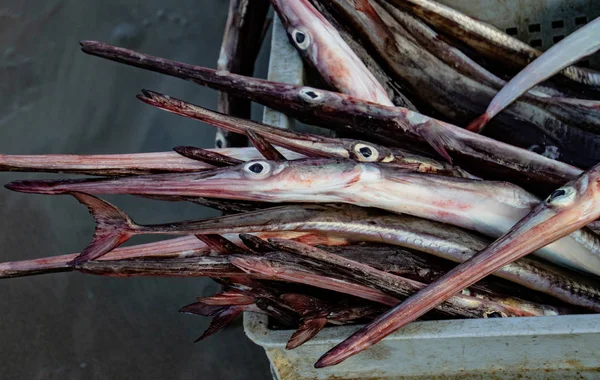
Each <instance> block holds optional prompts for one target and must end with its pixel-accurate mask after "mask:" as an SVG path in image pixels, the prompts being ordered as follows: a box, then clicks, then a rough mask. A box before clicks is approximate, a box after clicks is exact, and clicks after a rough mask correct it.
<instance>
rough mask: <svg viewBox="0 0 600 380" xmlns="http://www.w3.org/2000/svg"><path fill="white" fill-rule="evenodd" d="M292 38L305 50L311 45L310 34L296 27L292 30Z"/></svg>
mask: <svg viewBox="0 0 600 380" xmlns="http://www.w3.org/2000/svg"><path fill="white" fill-rule="evenodd" d="M292 39H293V40H294V42H295V43H296V46H298V48H300V49H302V50H305V49H306V48H308V45H310V37H309V35H308V34H307V33H305V32H303V31H301V30H298V29H294V30H293V31H292Z"/></svg>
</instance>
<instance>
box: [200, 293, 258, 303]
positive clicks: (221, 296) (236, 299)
mask: <svg viewBox="0 0 600 380" xmlns="http://www.w3.org/2000/svg"><path fill="white" fill-rule="evenodd" d="M198 302H200V303H203V304H205V305H215V306H233V305H250V304H253V303H254V297H252V296H249V295H247V294H244V293H243V292H241V291H239V290H226V291H224V292H221V293H218V294H215V295H214V296H211V297H202V298H198Z"/></svg>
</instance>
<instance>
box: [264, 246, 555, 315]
mask: <svg viewBox="0 0 600 380" xmlns="http://www.w3.org/2000/svg"><path fill="white" fill-rule="evenodd" d="M270 242H271V244H273V245H274V246H275V247H277V248H278V249H280V250H282V251H284V252H289V253H291V254H293V255H297V256H299V257H300V258H301V259H307V260H308V261H309V262H310V261H313V260H314V261H315V262H316V263H325V264H327V265H330V266H331V268H332V270H335V271H339V272H341V273H346V274H347V275H349V276H351V277H358V278H360V282H361V283H365V284H370V285H372V286H375V287H377V288H379V289H383V290H386V291H387V292H391V293H392V294H395V293H398V292H400V293H399V294H401V295H403V296H404V293H401V292H402V291H408V292H409V293H410V294H412V293H414V288H420V287H422V285H423V284H422V282H420V281H414V280H411V279H407V278H404V277H401V276H398V275H397V274H394V273H390V272H386V271H382V270H380V269H377V268H374V267H373V266H370V265H367V264H366V263H364V262H360V261H355V260H352V259H350V258H347V257H344V256H340V255H337V254H335V253H332V252H330V251H324V250H322V249H319V248H317V247H313V246H310V245H306V244H302V243H298V242H293V241H287V240H283V239H270ZM405 289H406V290H405ZM470 294H476V295H477V296H475V297H476V298H480V299H485V300H488V301H490V302H492V303H499V304H502V305H504V306H506V307H508V308H509V309H510V308H511V307H514V309H515V313H519V312H524V313H531V314H535V315H559V314H562V313H563V312H562V311H561V309H560V308H555V307H552V306H547V305H538V304H535V303H531V302H527V301H523V300H521V299H517V298H514V297H504V296H502V295H496V294H493V293H479V292H478V290H473V291H472V293H470ZM463 295H465V293H463ZM484 315H485V314H484Z"/></svg>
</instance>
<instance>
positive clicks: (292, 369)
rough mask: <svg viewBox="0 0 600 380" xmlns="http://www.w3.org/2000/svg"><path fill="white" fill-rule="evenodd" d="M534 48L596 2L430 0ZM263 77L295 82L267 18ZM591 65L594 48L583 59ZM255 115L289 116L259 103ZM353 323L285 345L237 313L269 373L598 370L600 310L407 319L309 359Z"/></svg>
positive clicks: (327, 375)
mask: <svg viewBox="0 0 600 380" xmlns="http://www.w3.org/2000/svg"><path fill="white" fill-rule="evenodd" d="M439 2H441V3H443V4H446V5H449V6H452V7H454V8H456V9H458V10H460V11H462V12H464V13H466V14H468V15H470V16H472V17H476V18H478V19H480V20H482V21H485V22H488V23H490V24H492V25H494V26H496V27H497V28H500V29H502V30H505V31H506V32H507V33H509V34H511V35H514V36H516V37H517V38H519V39H521V40H522V41H525V42H527V43H530V44H531V45H534V46H536V47H538V48H540V49H543V50H545V49H547V48H549V47H550V46H551V45H552V44H553V43H554V42H558V40H560V39H561V37H563V36H565V35H567V34H569V33H570V32H572V31H574V30H575V29H577V28H579V27H581V25H582V24H585V23H586V22H588V21H589V20H592V19H594V18H595V17H598V16H599V15H600V1H587V0H583V1H582V0H528V1H524V0H496V1H493V0H485V1H484V0H439ZM270 58H271V59H270V65H269V79H270V80H274V81H280V82H285V83H292V84H299V85H302V84H303V81H304V76H303V72H304V71H303V65H302V61H301V59H300V57H299V55H298V54H297V52H296V50H295V49H294V47H293V46H292V45H291V44H290V43H289V41H288V38H287V36H286V34H285V30H284V29H283V26H282V25H281V22H280V21H279V19H277V17H275V21H274V26H273V35H272V47H271V57H270ZM588 61H589V64H590V66H591V67H595V68H598V67H600V60H599V59H598V57H597V56H594V57H591V58H590V59H589V60H588ZM263 121H264V122H265V123H267V124H270V125H273V126H277V127H280V128H290V129H294V128H295V125H296V121H295V120H293V119H290V118H288V117H287V116H285V115H283V114H281V113H279V112H276V111H274V110H270V109H265V112H264V116H263ZM359 327H360V326H343V327H327V328H325V329H324V330H323V331H321V332H320V333H319V334H318V335H317V336H316V337H315V338H314V339H312V340H311V341H309V342H307V343H305V344H304V345H302V346H300V347H299V348H296V349H294V350H289V351H288V350H286V349H285V344H286V342H287V341H288V339H289V337H290V336H291V334H292V333H293V331H286V330H270V329H269V328H268V326H267V317H265V316H263V315H259V314H253V313H244V330H245V332H246V334H247V336H248V337H249V338H250V339H251V340H252V341H253V342H254V343H256V344H258V345H260V346H261V347H263V348H264V349H265V352H266V354H267V356H268V358H269V360H270V362H271V367H272V371H273V376H274V378H276V379H282V380H283V379H376V378H405V377H410V378H426V379H430V378H432V377H436V378H437V377H442V378H461V379H479V378H490V377H491V378H502V379H512V378H528V379H549V378H552V379H564V378H589V379H593V378H600V315H574V316H558V317H535V318H533V317H530V318H507V319H477V320H474V319H470V320H452V321H427V322H414V323H411V324H409V325H408V326H406V327H405V328H403V329H401V330H400V331H398V332H396V333H395V334H392V335H390V336H389V337H387V338H386V339H384V340H383V341H381V342H380V343H378V344H377V345H376V346H374V347H372V348H370V349H369V350H366V351H364V352H362V353H360V354H358V355H356V356H354V357H352V358H350V359H348V360H346V361H345V362H343V363H342V364H339V365H337V366H334V367H330V368H324V369H315V368H314V367H313V364H314V363H315V362H316V361H317V359H318V358H319V357H320V356H321V355H322V354H324V353H325V352H326V351H327V350H329V349H330V348H331V347H333V346H334V345H336V344H337V343H340V342H341V341H342V340H343V339H345V338H347V337H348V336H350V335H351V334H352V333H353V332H354V331H356V330H357V329H358V328H359Z"/></svg>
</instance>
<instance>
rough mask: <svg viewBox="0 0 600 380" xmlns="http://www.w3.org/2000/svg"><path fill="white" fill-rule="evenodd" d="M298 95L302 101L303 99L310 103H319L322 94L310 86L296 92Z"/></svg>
mask: <svg viewBox="0 0 600 380" xmlns="http://www.w3.org/2000/svg"><path fill="white" fill-rule="evenodd" d="M298 96H299V97H300V99H302V100H303V101H305V102H307V103H311V104H318V103H321V101H322V99H323V95H322V94H321V93H320V92H319V91H317V90H315V89H313V88H310V87H305V88H303V89H301V90H300V91H299V92H298Z"/></svg>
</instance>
